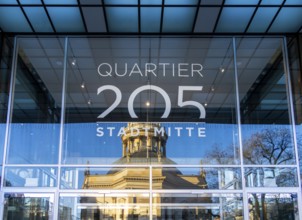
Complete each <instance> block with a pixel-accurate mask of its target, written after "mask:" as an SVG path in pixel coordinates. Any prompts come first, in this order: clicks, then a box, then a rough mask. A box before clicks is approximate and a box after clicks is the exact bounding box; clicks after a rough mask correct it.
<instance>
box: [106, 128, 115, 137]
mask: <svg viewBox="0 0 302 220" xmlns="http://www.w3.org/2000/svg"><path fill="white" fill-rule="evenodd" d="M107 129H108V130H109V136H110V137H112V131H113V130H114V129H115V127H107Z"/></svg>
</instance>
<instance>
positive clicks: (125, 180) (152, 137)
mask: <svg viewBox="0 0 302 220" xmlns="http://www.w3.org/2000/svg"><path fill="white" fill-rule="evenodd" d="M121 139H122V151H123V154H122V157H121V158H120V159H119V160H117V161H116V162H115V163H114V166H115V167H114V168H112V169H111V170H109V171H108V172H107V174H105V175H99V174H95V175H94V174H91V173H90V171H89V170H86V172H85V179H84V184H83V188H84V189H91V190H93V189H103V190H106V189H107V190H123V189H135V190H140V189H150V169H149V167H148V166H146V165H147V164H150V165H151V164H152V183H153V185H152V189H154V190H159V189H207V182H206V174H205V172H204V171H203V170H202V169H201V170H200V172H199V175H184V174H182V172H181V171H180V170H179V169H177V168H176V167H173V165H175V164H176V163H175V162H173V161H172V160H170V159H169V158H167V157H166V143H167V140H168V136H167V134H166V132H165V130H164V128H163V127H161V126H160V124H159V123H128V126H127V127H126V128H125V132H124V134H123V135H122V136H121ZM119 165H121V167H118V166H119ZM125 165H128V166H125ZM156 165H168V167H160V166H159V167H156ZM100 199H101V200H102V198H100ZM116 199H117V198H113V197H111V198H109V200H107V201H106V203H109V204H116V203H118V204H121V203H122V204H136V205H138V204H140V205H139V207H140V208H139V209H135V210H134V211H133V212H132V213H127V210H122V209H121V210H120V211H117V210H112V213H111V214H110V213H107V215H106V218H108V217H110V216H112V219H149V217H148V215H149V214H148V211H149V210H148V207H149V198H148V197H147V198H146V199H145V200H144V198H139V199H137V198H136V197H127V198H123V199H124V200H125V201H116ZM162 199H163V198H160V197H158V198H154V199H153V204H160V203H161V202H162V201H161V200H162ZM174 199H175V198H174ZM97 200H98V199H97ZM205 200H206V198H204V199H203V201H202V202H207V201H205ZM87 202H92V201H89V198H85V199H84V198H83V199H82V200H81V203H87ZM102 202H105V201H100V203H102ZM164 202H165V203H166V202H169V201H167V198H165V201H164ZM173 202H175V201H173ZM186 202H189V201H186ZM93 203H98V201H93ZM144 207H145V208H144ZM124 211H126V212H124ZM107 212H110V211H108V209H107ZM199 212H200V210H199ZM92 215H93V216H95V215H100V216H102V215H103V214H102V213H101V211H99V212H98V213H95V210H94V213H89V211H88V210H85V211H84V212H82V217H83V219H88V218H89V216H90V217H91V216H92ZM173 215H174V217H175V213H174V214H173ZM204 215H207V214H203V216H204ZM153 216H156V217H161V218H160V219H166V218H167V219H168V218H169V213H162V211H161V210H160V209H156V211H155V210H154V211H153ZM178 217H180V218H181V217H182V214H181V213H179V214H178ZM92 219H95V218H92ZM97 219H98V218H97ZM109 219H110V218H109Z"/></svg>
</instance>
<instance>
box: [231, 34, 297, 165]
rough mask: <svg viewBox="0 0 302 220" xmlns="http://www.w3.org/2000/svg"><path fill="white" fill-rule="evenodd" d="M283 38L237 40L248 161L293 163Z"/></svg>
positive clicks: (244, 135)
mask: <svg viewBox="0 0 302 220" xmlns="http://www.w3.org/2000/svg"><path fill="white" fill-rule="evenodd" d="M281 42H282V41H281V39H279V38H275V39H274V38H273V39H266V38H242V39H239V40H238V41H237V56H238V58H237V66H238V75H239V76H238V77H239V98H240V111H241V123H242V140H243V155H244V162H245V163H246V164H271V165H281V164H294V163H295V155H294V148H293V136H292V130H291V125H290V124H291V123H290V112H289V110H288V106H289V105H288V98H287V92H286V80H285V74H284V69H283V55H282V44H281Z"/></svg>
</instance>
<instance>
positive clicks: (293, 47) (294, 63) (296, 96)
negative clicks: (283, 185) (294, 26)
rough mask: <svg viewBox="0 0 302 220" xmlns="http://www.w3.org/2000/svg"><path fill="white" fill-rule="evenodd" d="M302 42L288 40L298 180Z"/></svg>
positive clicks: (301, 160) (301, 133) (301, 150)
mask: <svg viewBox="0 0 302 220" xmlns="http://www.w3.org/2000/svg"><path fill="white" fill-rule="evenodd" d="M301 42H302V37H301V36H300V37H299V38H288V42H287V43H288V58H289V71H290V73H291V76H290V77H291V87H292V98H293V105H294V115H295V123H296V124H295V126H296V135H297V147H298V155H299V163H300V178H301V177H302V169H301V168H302V109H301V107H302V86H301V85H302V84H301V80H302V79H301V77H302V76H301V68H300V65H301V58H300V56H299V54H300V53H301V48H300V51H299V45H300V44H301Z"/></svg>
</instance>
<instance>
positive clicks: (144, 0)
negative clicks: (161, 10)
mask: <svg viewBox="0 0 302 220" xmlns="http://www.w3.org/2000/svg"><path fill="white" fill-rule="evenodd" d="M140 1H141V5H161V4H162V0H140Z"/></svg>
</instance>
